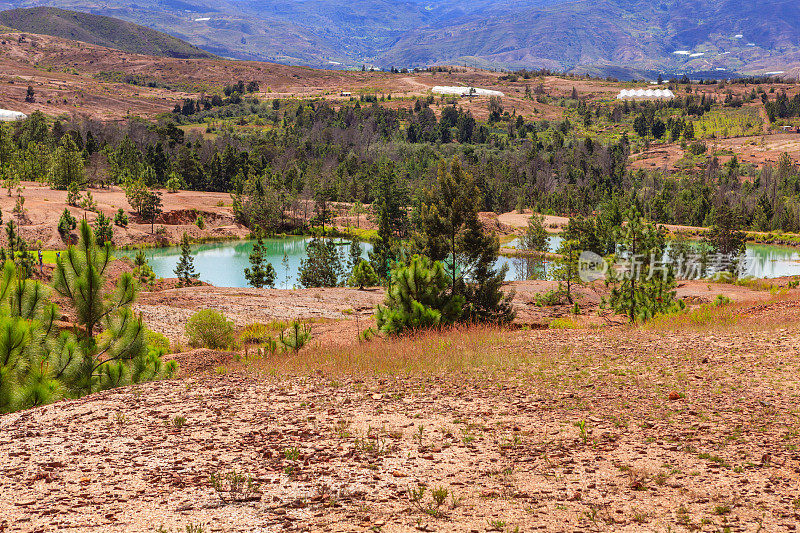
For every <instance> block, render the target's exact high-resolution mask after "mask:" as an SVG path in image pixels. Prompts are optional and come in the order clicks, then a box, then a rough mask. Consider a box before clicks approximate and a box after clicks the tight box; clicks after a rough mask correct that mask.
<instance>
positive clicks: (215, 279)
mask: <svg viewBox="0 0 800 533" xmlns="http://www.w3.org/2000/svg"><path fill="white" fill-rule="evenodd" d="M310 240H311V239H310V238H309V237H285V238H275V239H264V244H265V246H266V254H265V255H266V260H267V261H269V262H270V263H272V266H273V267H274V268H275V272H276V274H277V275H276V278H275V287H276V288H292V287H293V286H295V285H297V271H298V269H299V268H300V260H301V259H303V258H305V257H306V245H307V243H308V242H309V241H310ZM549 240H550V250H555V249H557V248H558V246H559V245H560V243H561V237H559V236H558V235H550V237H549ZM253 242H254V241H233V242H221V243H209V244H198V245H193V246H192V254H193V256H194V266H195V270H196V271H197V273H198V274H199V275H200V279H201V280H202V281H205V282H207V283H210V284H212V285H215V286H217V287H247V280H245V277H244V269H245V268H247V267H249V266H250V261H249V256H250V252H252V250H253ZM336 242H337V243H339V244H338V246H339V250H340V253H341V254H342V255H345V256H346V255H347V253H348V248H349V242H348V241H346V240H342V239H337V241H336ZM516 246H519V241H518V240H517V239H514V240H512V241H510V242H508V243H506V244H505V245H504V247H506V248H512V247H516ZM362 248H363V255H362V256H363V257H364V258H365V259H366V258H367V253H368V252H369V251H370V250H371V249H372V246H371V245H370V244H369V243H366V242H365V243H362ZM116 253H117V255H121V256H129V257H133V256H134V255H135V253H136V252H135V250H118V251H117V252H116ZM180 253H181V250H180V247H177V246H173V247H167V248H150V249H146V250H145V254H146V255H147V260H148V262H149V263H150V266H151V267H152V268H153V271H154V272H155V273H156V276H158V277H163V278H173V277H175V273H174V270H175V266H176V265H177V264H178V259H179V257H180ZM284 257H285V258H286V261H287V263H284ZM746 260H747V268H748V271H747V272H748V274H749V275H751V276H754V277H763V278H775V277H781V276H797V275H800V250H798V249H797V248H791V247H786V246H774V245H767V244H748V245H747V253H746ZM506 264H507V265H508V267H509V268H508V274H507V275H506V280H507V281H513V280H520V279H530V278H532V277H541V276H542V270H541V269H542V268H544V269H549V266H550V265H551V263H550V262H545V264H544V265H542V264H541V263H540V262H532V261H526V260H525V259H523V258H514V257H502V256H501V257H500V258H498V261H497V266H498V267H499V266H502V265H506ZM286 265H288V268H287V266H286Z"/></svg>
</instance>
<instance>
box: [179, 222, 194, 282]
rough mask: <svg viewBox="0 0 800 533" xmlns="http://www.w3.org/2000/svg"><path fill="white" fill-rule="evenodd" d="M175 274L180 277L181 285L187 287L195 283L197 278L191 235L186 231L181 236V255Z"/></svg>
mask: <svg viewBox="0 0 800 533" xmlns="http://www.w3.org/2000/svg"><path fill="white" fill-rule="evenodd" d="M175 275H176V276H177V277H178V284H179V285H180V286H181V287H187V286H190V285H193V284H194V280H196V279H197V273H196V272H195V270H194V258H193V257H192V250H191V246H190V244H189V236H188V235H187V234H186V232H184V233H183V237H181V257H180V259H179V260H178V264H177V266H176V267H175Z"/></svg>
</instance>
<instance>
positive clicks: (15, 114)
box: [0, 109, 28, 121]
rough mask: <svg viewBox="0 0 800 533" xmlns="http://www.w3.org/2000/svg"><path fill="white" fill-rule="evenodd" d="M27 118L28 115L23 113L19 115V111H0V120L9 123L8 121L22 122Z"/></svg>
mask: <svg viewBox="0 0 800 533" xmlns="http://www.w3.org/2000/svg"><path fill="white" fill-rule="evenodd" d="M26 118H28V115H26V114H25V113H20V112H19V111H11V110H10V109H0V120H4V121H10V120H23V119H26Z"/></svg>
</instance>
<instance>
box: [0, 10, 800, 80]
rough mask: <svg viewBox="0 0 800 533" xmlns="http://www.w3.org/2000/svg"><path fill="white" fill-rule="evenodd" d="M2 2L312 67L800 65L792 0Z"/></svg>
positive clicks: (663, 69)
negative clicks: (139, 26)
mask: <svg viewBox="0 0 800 533" xmlns="http://www.w3.org/2000/svg"><path fill="white" fill-rule="evenodd" d="M7 5H13V6H31V5H57V6H59V7H65V8H69V9H83V10H88V11H91V12H93V13H100V14H104V15H110V16H115V17H119V18H122V19H124V20H128V21H133V22H137V23H145V24H146V25H147V26H148V27H150V28H153V29H156V30H159V31H164V32H167V33H170V34H171V35H175V36H176V37H179V38H181V39H183V40H186V41H188V42H190V43H192V44H193V45H196V46H199V47H201V48H203V49H205V50H208V51H211V52H213V53H215V54H217V55H220V56H224V57H230V58H235V59H254V60H262V61H274V62H280V63H284V64H294V65H307V66H312V67H334V68H361V67H362V65H367V66H376V67H380V68H388V67H391V66H394V67H398V68H403V67H425V66H429V65H441V64H466V65H472V66H482V67H489V68H504V69H515V68H529V69H538V68H547V69H551V70H557V71H564V72H571V73H586V72H591V73H594V74H598V75H603V74H605V73H609V74H610V73H624V72H626V71H627V72H631V73H635V72H660V73H665V74H667V75H669V74H683V73H686V74H690V75H691V74H693V73H699V72H711V73H719V76H720V77H726V76H729V75H732V74H733V73H742V74H764V73H767V72H775V71H782V70H783V71H788V70H790V69H793V68H796V67H797V66H798V65H800V63H798V61H797V58H798V57H800V5H798V3H796V2H792V1H788V0H764V1H763V2H760V3H759V4H758V5H755V4H748V3H744V2H741V1H738V0H722V1H712V0H662V1H660V2H658V3H652V2H645V1H642V0H634V1H632V2H625V1H623V0H597V1H589V0H515V1H493V0H476V2H473V3H467V4H464V3H459V2H455V0H430V1H428V2H423V1H420V0H403V1H400V2H391V1H389V0H378V1H375V2H370V1H367V0H354V1H351V2H346V1H345V0H294V1H289V2H278V1H276V0H219V1H218V2H210V1H209V0H188V1H183V0H137V1H136V2H134V1H133V0H119V1H115V2H113V3H112V2H110V1H105V0H99V1H92V2H88V1H87V0H11V1H10V3H8V4H7ZM1 22H2V21H1V20H0V23H1ZM631 75H632V76H633V75H635V74H631Z"/></svg>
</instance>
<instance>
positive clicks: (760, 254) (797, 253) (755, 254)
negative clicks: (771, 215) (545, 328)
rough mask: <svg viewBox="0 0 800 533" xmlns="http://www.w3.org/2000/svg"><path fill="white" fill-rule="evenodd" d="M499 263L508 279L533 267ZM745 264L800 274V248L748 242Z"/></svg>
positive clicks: (751, 271)
mask: <svg viewBox="0 0 800 533" xmlns="http://www.w3.org/2000/svg"><path fill="white" fill-rule="evenodd" d="M549 242H550V251H555V250H556V249H557V248H558V247H559V246H560V245H561V237H559V236H557V235H550V237H549ZM519 245H520V243H519V239H514V240H512V241H510V242H508V243H506V244H505V245H504V246H505V247H506V248H512V247H518V246H519ZM499 263H502V264H505V263H508V265H509V276H507V278H508V279H515V280H516V279H525V278H524V277H521V276H518V275H512V274H515V271H516V273H517V274H519V273H521V272H524V271H526V269H530V268H531V267H530V266H529V265H528V264H526V262H525V261H524V260H522V259H520V258H510V257H501V258H500V260H499ZM745 264H746V266H745V270H744V272H745V274H746V275H747V276H750V277H754V278H780V277H784V276H800V249H798V248H794V247H791V246H779V245H773V244H754V243H748V244H747V250H746V252H745ZM548 266H549V263H548Z"/></svg>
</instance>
